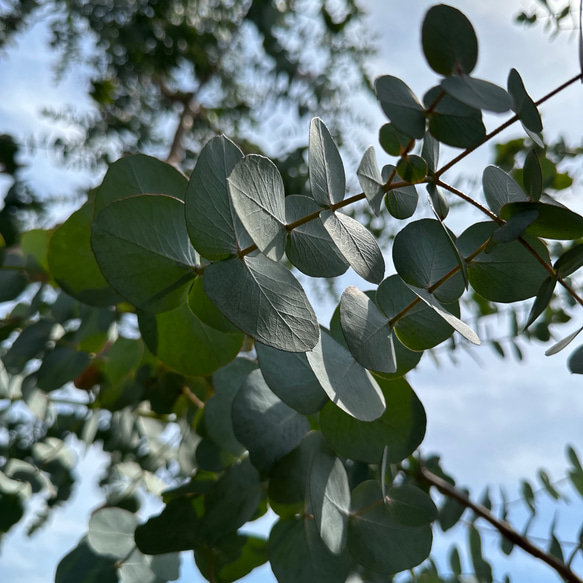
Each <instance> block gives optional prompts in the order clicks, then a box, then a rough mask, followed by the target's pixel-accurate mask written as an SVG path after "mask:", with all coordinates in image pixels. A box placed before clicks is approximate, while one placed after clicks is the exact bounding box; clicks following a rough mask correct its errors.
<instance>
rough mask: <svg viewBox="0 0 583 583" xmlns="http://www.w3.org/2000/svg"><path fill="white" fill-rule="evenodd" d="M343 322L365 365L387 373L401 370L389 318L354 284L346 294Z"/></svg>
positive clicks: (355, 352) (342, 304)
mask: <svg viewBox="0 0 583 583" xmlns="http://www.w3.org/2000/svg"><path fill="white" fill-rule="evenodd" d="M340 321H341V325H342V332H343V334H344V338H345V339H346V343H347V344H348V348H349V349H350V352H351V353H352V355H353V356H354V358H355V359H356V360H357V361H358V362H359V363H360V364H361V365H362V366H364V367H365V368H368V369H369V370H375V371H379V372H386V373H393V372H395V371H396V370H397V363H396V356H395V347H394V344H393V335H392V330H391V326H390V325H389V320H388V318H387V317H386V316H385V315H384V314H383V313H382V312H381V311H380V310H379V309H378V308H377V306H376V304H375V303H374V302H373V301H372V300H371V299H370V298H369V297H368V296H367V295H366V294H364V293H363V292H361V291H360V290H359V289H358V288H356V287H354V286H349V287H348V288H346V290H345V291H344V293H343V294H342V298H341V300H340Z"/></svg>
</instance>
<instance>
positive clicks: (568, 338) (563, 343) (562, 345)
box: [545, 326, 583, 356]
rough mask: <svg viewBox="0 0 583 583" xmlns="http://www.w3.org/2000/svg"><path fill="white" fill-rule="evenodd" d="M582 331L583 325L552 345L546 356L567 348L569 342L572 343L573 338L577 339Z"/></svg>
mask: <svg viewBox="0 0 583 583" xmlns="http://www.w3.org/2000/svg"><path fill="white" fill-rule="evenodd" d="M582 331H583V326H582V327H581V328H579V329H578V330H575V332H572V333H571V334H569V335H568V336H566V337H565V338H563V339H562V340H560V341H559V342H557V343H556V344H553V346H551V347H550V348H549V349H548V350H547V351H546V352H545V356H552V355H553V354H557V353H558V352H561V350H563V348H566V347H567V346H569V344H571V342H573V340H575V338H577V336H579V334H580V333H581V332H582Z"/></svg>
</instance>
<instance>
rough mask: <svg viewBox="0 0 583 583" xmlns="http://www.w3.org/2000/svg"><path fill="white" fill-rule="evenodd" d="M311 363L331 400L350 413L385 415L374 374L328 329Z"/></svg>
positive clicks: (367, 417)
mask: <svg viewBox="0 0 583 583" xmlns="http://www.w3.org/2000/svg"><path fill="white" fill-rule="evenodd" d="M306 356H307V357H308V362H309V363H310V366H311V367H312V370H313V372H314V374H315V375H316V377H317V379H318V380H319V381H320V385H321V386H322V388H323V389H324V391H325V392H326V394H327V395H328V397H329V398H330V400H331V401H332V402H333V403H334V404H335V405H336V406H337V407H340V409H342V410H343V411H346V412H347V413H348V414H349V415H352V416H353V417H356V418H357V419H360V420H362V421H372V420H373V419H377V418H378V417H380V416H381V415H382V414H383V411H384V410H385V399H384V397H383V394H382V392H381V389H380V387H379V385H378V384H377V382H376V381H375V380H374V378H373V377H372V375H371V374H370V373H369V372H368V371H367V370H366V369H365V368H363V367H362V366H361V365H360V364H358V363H357V362H356V360H355V359H354V358H353V356H352V355H351V354H350V352H348V350H346V348H344V346H342V345H341V344H339V343H338V342H336V341H335V340H334V339H333V338H332V337H331V336H330V335H329V334H328V332H326V331H325V330H323V329H322V330H321V332H320V340H319V342H318V344H317V345H316V346H315V347H314V349H313V350H312V351H310V352H307V353H306Z"/></svg>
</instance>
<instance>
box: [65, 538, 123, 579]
mask: <svg viewBox="0 0 583 583" xmlns="http://www.w3.org/2000/svg"><path fill="white" fill-rule="evenodd" d="M118 581H119V578H118V570H117V561H116V560H115V559H114V558H112V557H107V556H103V555H99V554H97V553H95V552H94V551H93V550H92V549H91V547H90V546H89V544H88V543H87V540H86V539H82V540H81V542H79V544H78V545H77V546H76V547H75V548H74V549H73V550H72V551H71V552H70V553H68V554H67V555H65V556H64V557H63V558H62V559H61V561H60V562H59V564H58V565H57V571H56V573H55V583H97V582H99V583H118Z"/></svg>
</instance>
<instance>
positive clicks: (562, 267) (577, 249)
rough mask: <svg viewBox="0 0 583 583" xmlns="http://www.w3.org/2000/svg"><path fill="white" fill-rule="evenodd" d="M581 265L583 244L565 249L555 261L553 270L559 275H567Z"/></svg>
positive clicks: (582, 263) (582, 264)
mask: <svg viewBox="0 0 583 583" xmlns="http://www.w3.org/2000/svg"><path fill="white" fill-rule="evenodd" d="M581 266H583V245H581V244H580V245H575V246H574V247H571V249H568V250H567V251H565V252H564V253H563V254H562V255H561V256H560V257H559V258H558V259H557V260H556V261H555V265H554V268H555V271H556V272H557V275H558V276H559V277H568V276H569V275H572V274H573V273H575V272H576V271H577V270H578V269H579V268H580V267H581Z"/></svg>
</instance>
